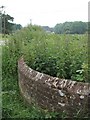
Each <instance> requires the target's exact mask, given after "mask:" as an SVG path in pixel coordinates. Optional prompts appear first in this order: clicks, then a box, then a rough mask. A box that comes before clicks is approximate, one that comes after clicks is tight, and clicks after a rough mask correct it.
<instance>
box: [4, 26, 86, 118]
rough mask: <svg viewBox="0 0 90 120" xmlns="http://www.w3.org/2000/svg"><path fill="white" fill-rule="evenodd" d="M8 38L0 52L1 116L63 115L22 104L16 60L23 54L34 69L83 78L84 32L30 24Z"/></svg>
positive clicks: (73, 78)
mask: <svg viewBox="0 0 90 120" xmlns="http://www.w3.org/2000/svg"><path fill="white" fill-rule="evenodd" d="M8 39H9V40H8V41H7V42H6V45H5V46H3V52H2V60H3V61H2V73H3V75H2V77H3V78H2V79H3V80H2V82H3V86H2V88H3V117H9V118H11V117H14V118H17V117H19V118H25V117H29V118H35V117H36V118H47V117H54V118H55V117H57V116H58V117H63V118H64V117H66V115H65V114H64V113H63V114H58V113H48V112H45V111H42V110H40V109H38V108H37V107H35V106H34V105H31V106H30V107H26V106H25V105H24V103H23V100H22V98H21V97H20V93H19V88H18V73H17V61H18V59H19V58H20V57H21V56H22V55H23V57H24V59H25V61H26V63H27V64H28V65H29V66H30V67H32V68H33V69H35V70H38V71H40V72H43V73H46V74H49V75H52V76H57V77H60V78H66V79H72V80H76V81H82V82H87V71H88V65H87V58H88V53H87V35H86V34H84V35H69V34H68V35H66V34H63V35H57V34H47V33H45V32H44V31H43V30H42V29H41V27H38V26H32V25H30V26H28V27H26V28H23V29H22V30H20V31H18V32H16V33H15V34H13V35H11V36H10V38H8Z"/></svg>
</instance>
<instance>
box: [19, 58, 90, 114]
mask: <svg viewBox="0 0 90 120" xmlns="http://www.w3.org/2000/svg"><path fill="white" fill-rule="evenodd" d="M18 74H19V87H20V91H21V93H22V95H23V96H24V98H25V99H26V100H27V102H28V103H31V102H32V101H34V102H35V103H36V104H37V105H39V106H40V107H41V108H43V109H47V110H49V111H56V112H66V113H67V115H68V116H74V115H75V114H87V113H89V95H90V83H82V82H76V81H72V80H66V79H60V78H57V77H52V76H49V75H46V74H43V73H40V72H38V71H35V70H33V69H31V68H29V67H28V66H27V65H26V64H25V62H24V60H23V58H20V59H19V61H18Z"/></svg>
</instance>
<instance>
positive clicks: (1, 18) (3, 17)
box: [0, 13, 22, 34]
mask: <svg viewBox="0 0 90 120" xmlns="http://www.w3.org/2000/svg"><path fill="white" fill-rule="evenodd" d="M13 21H14V18H13V17H12V16H10V15H9V14H5V13H0V23H2V25H1V27H2V28H0V29H2V30H0V32H2V33H3V34H10V33H12V32H13V31H15V30H17V29H21V28H22V26H21V25H20V24H15V23H13Z"/></svg>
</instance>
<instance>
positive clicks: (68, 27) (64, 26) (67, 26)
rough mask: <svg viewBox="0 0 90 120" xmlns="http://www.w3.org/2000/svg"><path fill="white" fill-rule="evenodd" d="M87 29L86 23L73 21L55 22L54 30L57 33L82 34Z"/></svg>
mask: <svg viewBox="0 0 90 120" xmlns="http://www.w3.org/2000/svg"><path fill="white" fill-rule="evenodd" d="M87 29H88V23H86V22H81V21H75V22H65V23H60V24H56V26H55V27H54V32H55V33H57V34H63V33H66V34H84V33H85V32H86V31H87Z"/></svg>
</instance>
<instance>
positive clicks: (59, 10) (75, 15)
mask: <svg viewBox="0 0 90 120" xmlns="http://www.w3.org/2000/svg"><path fill="white" fill-rule="evenodd" d="M88 1H89V0H0V6H2V5H3V6H5V7H6V8H5V11H6V13H8V14H10V15H11V16H12V17H14V22H15V23H20V24H21V25H22V26H26V25H27V24H29V23H30V19H32V24H37V25H43V26H50V27H54V26H55V25H56V24H57V23H63V22H65V21H85V22H87V21H88Z"/></svg>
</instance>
